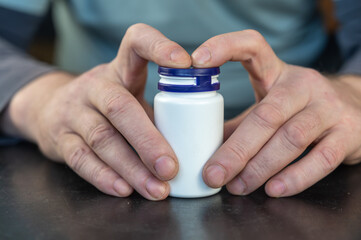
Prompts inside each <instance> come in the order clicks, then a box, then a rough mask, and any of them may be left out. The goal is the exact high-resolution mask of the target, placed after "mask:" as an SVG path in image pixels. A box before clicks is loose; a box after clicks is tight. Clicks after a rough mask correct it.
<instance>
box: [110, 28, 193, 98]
mask: <svg viewBox="0 0 361 240" xmlns="http://www.w3.org/2000/svg"><path fill="white" fill-rule="evenodd" d="M148 61H152V62H155V63H156V64H158V65H161V66H167V67H174V68H188V67H190V66H191V58H190V56H189V54H188V53H187V51H186V50H184V48H182V47H181V46H180V45H179V44H177V43H175V42H173V41H171V40H169V39H168V38H167V37H165V36H164V35H163V34H162V33H161V32H159V31H158V30H156V29H154V28H153V27H151V26H148V25H146V24H143V23H139V24H135V25H132V26H131V27H130V28H128V30H127V32H126V34H125V35H124V38H123V40H122V43H121V45H120V48H119V51H118V55H117V57H116V58H115V59H114V61H113V62H112V65H114V69H115V70H116V71H117V72H118V74H119V76H120V78H121V80H122V82H123V84H124V86H125V87H126V88H127V89H128V90H130V91H131V92H132V93H133V95H136V96H137V95H138V94H140V93H139V92H138V91H143V90H144V82H145V80H146V74H147V63H148ZM141 84H143V85H142V86H143V87H141V88H139V86H141ZM135 89H137V90H136V91H137V92H133V90H135ZM141 94H142V93H141Z"/></svg>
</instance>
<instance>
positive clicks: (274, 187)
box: [269, 180, 286, 197]
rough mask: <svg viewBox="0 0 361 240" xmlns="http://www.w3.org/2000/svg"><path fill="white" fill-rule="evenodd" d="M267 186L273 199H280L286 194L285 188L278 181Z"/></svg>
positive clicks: (273, 181)
mask: <svg viewBox="0 0 361 240" xmlns="http://www.w3.org/2000/svg"><path fill="white" fill-rule="evenodd" d="M269 185H270V186H269V188H270V189H271V191H272V195H273V196H274V197H281V196H282V195H283V194H284V193H285V192H286V186H285V184H284V183H283V182H282V181H280V180H272V181H271V182H270V183H269Z"/></svg>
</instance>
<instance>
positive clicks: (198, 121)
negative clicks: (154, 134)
mask: <svg viewBox="0 0 361 240" xmlns="http://www.w3.org/2000/svg"><path fill="white" fill-rule="evenodd" d="M158 73H159V75H160V77H161V79H160V81H159V83H158V89H159V90H160V91H161V92H160V93H158V94H157V95H156V96H155V99H154V117H155V124H156V126H157V128H158V129H159V131H160V132H161V133H162V134H163V136H164V137H165V138H166V139H167V141H168V142H169V144H170V145H171V146H172V148H173V150H174V152H175V154H176V155H177V158H178V161H179V172H178V174H177V176H176V177H175V178H174V179H172V180H171V181H170V182H169V184H170V196H173V197H182V198H195V197H205V196H210V195H213V194H215V193H217V192H219V191H220V188H217V189H214V188H210V187H208V186H207V185H206V184H205V183H204V181H203V178H202V171H203V167H204V165H205V163H206V162H207V161H208V159H209V158H210V157H211V156H212V155H213V153H214V152H215V151H216V150H217V149H218V147H219V146H220V145H221V144H222V141H223V111H224V107H223V105H224V104H223V97H222V95H220V94H219V93H217V92H216V90H218V89H219V86H220V85H219V81H218V79H217V77H218V75H219V68H218V67H217V68H201V69H199V68H198V69H196V68H189V69H176V68H165V67H159V69H158Z"/></svg>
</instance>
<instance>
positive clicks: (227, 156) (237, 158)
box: [203, 82, 310, 188]
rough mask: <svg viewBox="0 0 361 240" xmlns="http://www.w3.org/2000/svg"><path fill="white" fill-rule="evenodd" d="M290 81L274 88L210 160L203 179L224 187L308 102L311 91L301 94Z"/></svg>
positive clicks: (212, 184) (208, 182)
mask: <svg viewBox="0 0 361 240" xmlns="http://www.w3.org/2000/svg"><path fill="white" fill-rule="evenodd" d="M289 84H290V83H288V82H284V83H282V84H279V85H277V87H275V88H272V89H271V91H270V92H269V93H268V95H267V96H266V97H265V98H264V99H263V100H262V101H261V102H260V103H259V104H258V105H257V106H256V107H255V108H254V109H253V110H252V111H251V112H250V113H249V114H248V115H247V116H246V117H245V118H244V120H243V121H242V122H241V123H240V125H239V126H238V128H237V129H236V130H235V131H234V133H233V134H232V135H231V136H230V137H229V138H228V140H227V141H226V142H225V143H224V144H223V145H222V146H221V147H220V148H219V149H218V150H217V151H216V153H215V154H214V155H213V156H212V157H211V158H210V159H209V161H208V162H207V164H206V165H205V168H204V170H203V178H204V180H205V182H206V183H207V184H208V185H209V186H210V187H215V188H216V187H221V186H223V185H224V184H226V183H228V182H229V181H230V180H232V179H233V178H234V177H235V176H236V175H237V174H238V173H239V172H240V171H241V170H242V169H243V168H244V167H245V165H246V164H247V162H248V161H249V160H250V159H251V158H252V157H253V156H255V155H256V153H257V152H258V151H259V150H260V149H261V148H262V147H263V146H264V145H265V144H266V142H267V141H268V140H269V139H270V138H271V137H272V136H273V135H274V133H275V132H276V131H277V130H278V128H279V127H280V126H281V125H283V124H284V123H285V122H286V121H287V120H288V119H290V118H291V117H292V116H293V115H294V114H296V113H297V112H299V111H301V110H302V109H303V108H304V107H305V106H306V105H307V103H308V102H309V99H310V95H309V94H310V93H309V92H307V91H305V94H299V91H302V89H297V88H293V87H290V85H289Z"/></svg>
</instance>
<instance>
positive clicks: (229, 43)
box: [192, 30, 284, 101]
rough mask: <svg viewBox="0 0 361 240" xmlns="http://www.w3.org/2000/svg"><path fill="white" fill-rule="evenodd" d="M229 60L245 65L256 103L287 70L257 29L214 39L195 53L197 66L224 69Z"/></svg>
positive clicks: (194, 64)
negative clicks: (221, 67)
mask: <svg viewBox="0 0 361 240" xmlns="http://www.w3.org/2000/svg"><path fill="white" fill-rule="evenodd" d="M227 61H239V62H241V63H242V65H243V66H244V68H245V69H246V70H247V71H248V73H249V78H250V81H251V83H252V86H253V88H254V91H255V95H256V100H257V101H260V100H261V99H262V98H263V97H264V96H266V94H267V93H268V91H269V90H270V88H271V87H272V86H273V84H274V83H275V81H276V80H277V79H278V77H279V75H280V74H281V72H282V69H283V67H284V63H283V62H282V61H281V60H280V59H279V58H278V57H277V56H276V54H275V53H274V52H273V50H272V48H271V47H270V45H269V44H268V43H267V42H266V40H265V39H264V37H263V36H262V35H261V34H260V33H259V32H257V31H255V30H244V31H239V32H232V33H226V34H222V35H218V36H215V37H213V38H211V39H209V40H207V41H206V42H204V43H203V44H202V45H201V46H199V47H198V48H197V49H196V50H195V51H194V52H193V54H192V64H193V66H195V67H215V66H221V65H222V64H224V63H226V62H227Z"/></svg>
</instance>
